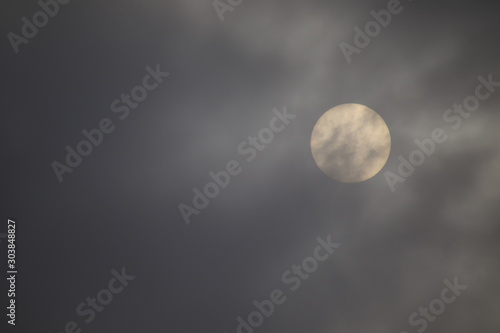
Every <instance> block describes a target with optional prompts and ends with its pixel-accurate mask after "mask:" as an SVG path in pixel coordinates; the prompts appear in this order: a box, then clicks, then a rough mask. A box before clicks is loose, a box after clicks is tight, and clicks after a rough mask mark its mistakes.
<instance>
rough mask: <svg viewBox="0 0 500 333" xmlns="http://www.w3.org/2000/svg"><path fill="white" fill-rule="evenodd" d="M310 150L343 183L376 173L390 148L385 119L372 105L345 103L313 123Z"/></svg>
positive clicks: (359, 179) (322, 167)
mask: <svg viewBox="0 0 500 333" xmlns="http://www.w3.org/2000/svg"><path fill="white" fill-rule="evenodd" d="M311 151H312V155H313V158H314V161H315V162H316V164H317V165H318V167H319V168H320V169H321V171H323V172H324V173H325V174H327V175H328V176H329V177H331V178H333V179H335V180H337V181H340V182H342V183H359V182H362V181H365V180H368V179H370V178H372V177H373V176H375V175H376V174H377V173H378V172H379V171H380V170H382V168H383V167H384V165H385V163H386V162H387V159H388V158H389V154H390V152H391V134H390V132H389V128H388V127H387V124H386V123H385V121H384V119H382V117H380V116H379V114H378V113H377V112H375V111H373V110H372V109H370V108H369V107H366V106H364V105H360V104H342V105H339V106H336V107H334V108H332V109H330V110H328V111H327V112H325V113H324V114H323V115H322V116H321V117H320V118H319V120H318V121H317V122H316V125H314V129H313V131H312V134H311Z"/></svg>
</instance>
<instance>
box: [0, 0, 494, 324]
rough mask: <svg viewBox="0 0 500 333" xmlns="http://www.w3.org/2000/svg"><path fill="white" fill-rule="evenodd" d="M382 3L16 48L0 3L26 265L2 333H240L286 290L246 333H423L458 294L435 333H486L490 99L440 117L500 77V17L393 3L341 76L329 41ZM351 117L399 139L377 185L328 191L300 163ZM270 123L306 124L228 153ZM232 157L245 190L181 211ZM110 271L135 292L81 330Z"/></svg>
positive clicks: (206, 12)
mask: <svg viewBox="0 0 500 333" xmlns="http://www.w3.org/2000/svg"><path fill="white" fill-rule="evenodd" d="M224 2H225V3H227V2H226V1H224ZM233 3H234V1H233ZM387 3H388V1H385V0H384V1H355V2H350V1H331V0H329V1H326V0H321V1H320V0H316V1H314V0H311V1H298V0H281V1H278V0H276V1H255V0H243V1H242V2H241V4H239V5H237V6H236V7H235V8H233V11H227V12H225V13H224V20H223V21H221V20H220V19H219V16H218V14H217V12H216V10H215V9H214V5H213V3H212V1H211V0H184V1H177V0H175V1H153V0H144V1H138V0H137V1H130V0H122V1H115V0H109V1H108V0H107V1H97V0H94V1H71V2H69V3H68V4H65V5H60V8H59V12H58V13H57V14H55V15H54V17H52V18H50V19H49V22H48V24H47V25H46V26H44V27H41V28H39V31H38V33H37V34H36V36H34V37H33V38H30V39H29V42H28V43H26V44H21V45H19V52H18V53H15V52H14V49H13V47H12V45H11V42H10V41H9V39H8V34H9V33H10V32H13V33H15V34H18V35H20V34H21V29H22V25H23V22H22V21H21V19H22V18H23V17H24V16H25V17H27V18H28V19H29V20H32V18H33V14H34V13H36V12H37V11H39V10H40V7H39V5H38V4H37V2H36V1H24V2H23V3H22V4H21V3H19V2H18V1H14V0H4V1H3V2H2V4H1V5H0V13H1V14H0V15H1V16H2V20H1V25H0V27H1V31H3V34H4V38H3V44H2V52H1V60H2V61H1V64H2V65H1V66H2V71H1V73H2V86H1V88H2V105H3V111H2V121H1V122H0V124H1V126H2V127H1V130H2V141H1V142H2V149H3V152H4V154H3V156H4V159H3V162H2V170H3V175H4V177H3V179H4V181H3V184H4V185H5V186H3V188H4V196H3V200H2V207H3V209H2V211H3V212H4V215H3V220H4V222H3V224H2V226H1V227H0V233H6V232H7V227H6V224H7V221H6V220H7V218H12V219H14V220H15V221H16V223H17V243H16V244H17V262H18V263H17V265H18V270H19V273H18V275H17V284H16V286H17V295H16V302H17V304H18V306H17V313H16V315H17V316H16V327H15V328H14V327H11V326H10V325H9V327H8V329H9V331H18V332H34V331H37V332H53V333H55V332H63V331H64V326H65V325H66V323H67V322H69V321H75V322H76V323H77V324H78V326H79V328H80V329H81V330H82V332H95V333H101V332H190V333H191V332H193V333H195V332H205V333H206V332H209V333H225V332H227V333H235V332H237V325H238V322H237V320H236V318H237V317H239V316H241V317H244V318H247V316H248V314H249V313H250V312H252V311H254V310H255V307H254V305H253V304H252V302H253V301H254V300H258V301H262V300H264V299H269V297H270V293H271V291H272V290H274V289H281V290H283V292H284V293H285V295H286V302H285V303H284V304H281V305H278V306H276V308H275V311H274V314H273V315H272V316H270V317H269V318H266V319H265V320H264V323H263V325H262V326H260V327H259V328H256V329H255V332H258V333H266V332H289V333H299V332H312V333H331V332H335V333H364V332H371V333H382V332H383V333H387V332H392V333H400V332H401V331H407V332H408V333H413V332H417V329H418V328H419V327H420V326H411V325H410V324H409V321H408V319H409V317H410V315H411V314H412V313H414V312H418V311H419V308H420V307H428V306H429V302H431V301H432V300H434V299H437V298H440V295H441V290H442V289H443V288H445V287H446V285H445V284H444V283H443V281H444V280H445V279H447V280H449V281H453V280H454V279H455V278H458V281H459V282H460V283H461V284H464V285H467V289H466V290H465V291H463V293H462V294H461V295H460V296H459V297H457V299H456V301H454V302H453V303H451V304H447V305H446V309H445V311H444V312H443V313H442V314H440V315H439V316H438V317H437V319H436V320H435V321H434V322H429V323H428V327H427V329H426V330H425V331H426V332H429V333H448V332H454V333H469V332H481V333H498V332H499V331H500V319H499V318H500V317H499V316H498V313H499V310H500V287H499V286H498V282H499V279H500V264H499V259H500V258H499V255H500V245H499V237H500V224H499V223H500V218H499V216H500V208H499V207H500V206H499V204H498V203H499V202H500V151H499V146H500V134H499V131H498V124H499V120H500V115H499V113H498V107H499V106H500V88H498V90H499V91H496V92H493V93H491V96H490V97H489V98H488V99H486V100H484V101H481V104H480V106H479V108H478V110H477V111H475V112H472V113H471V114H470V117H469V118H467V119H464V120H463V123H462V125H461V127H460V128H458V129H456V130H454V129H453V128H452V127H451V126H450V125H451V124H450V123H447V122H445V121H444V120H443V114H444V113H445V112H446V110H447V109H450V108H453V104H455V103H463V101H464V99H465V98H466V97H467V96H469V95H473V94H474V93H475V89H476V86H477V85H478V84H479V81H478V79H477V78H478V77H479V76H483V77H485V78H487V77H488V75H492V78H493V80H494V81H495V82H500V71H499V70H498V59H499V56H500V48H499V44H498V32H499V28H500V22H499V21H498V5H497V4H496V3H495V2H490V1H489V2H487V1H474V2H457V1H441V2H439V3H435V2H431V1H423V0H413V1H411V2H410V1H406V0H404V1H402V2H401V6H402V8H403V9H402V11H401V12H400V13H399V14H397V15H393V16H392V21H391V22H390V24H389V25H388V26H387V27H385V28H382V29H381V32H380V34H379V35H378V36H376V37H374V38H372V40H371V42H370V44H369V45H368V46H367V47H366V48H363V49H362V50H361V52H360V53H359V54H354V55H353V56H352V61H351V62H350V63H348V62H347V61H346V59H345V57H344V55H343V53H342V50H341V48H340V47H339V45H340V43H342V42H346V43H349V44H353V43H354V42H353V40H354V37H355V32H354V28H355V27H356V26H358V27H361V28H364V25H365V24H366V23H367V22H368V21H370V20H372V19H373V18H372V16H371V14H370V12H371V11H372V10H375V11H380V10H382V9H386V8H387ZM157 65H159V68H160V69H161V71H162V72H168V73H169V76H168V77H166V78H164V79H163V82H161V83H159V85H158V86H157V87H156V88H155V89H154V90H152V91H149V92H148V95H147V97H146V99H145V100H144V101H142V102H141V103H139V105H138V106H137V107H136V108H135V109H133V110H131V111H130V114H129V115H128V117H126V118H125V119H123V120H121V119H120V118H119V116H120V115H121V114H122V113H114V112H113V111H112V109H111V104H112V102H113V101H114V100H115V99H117V98H118V99H120V98H121V97H120V96H121V95H122V94H130V92H131V90H132V89H133V88H134V87H135V86H137V85H142V83H143V78H144V76H145V75H147V74H148V71H147V70H146V67H148V66H150V67H151V68H152V69H155V68H156V66H157ZM150 82H151V83H153V82H154V81H153V80H151V81H150ZM344 103H359V104H363V105H366V106H368V107H370V108H372V109H374V110H375V111H377V112H378V113H379V114H380V116H381V117H382V118H383V119H384V120H385V121H386V123H387V125H388V127H389V129H390V132H391V136H392V151H391V156H390V157H389V160H388V163H387V165H386V166H385V168H384V169H382V171H381V172H380V173H379V174H378V175H376V176H375V177H373V178H372V179H370V180H368V181H366V182H362V183H357V184H343V183H339V182H336V181H334V180H332V179H330V178H328V177H327V176H326V175H324V174H323V173H322V172H321V170H320V169H319V168H318V167H317V166H316V165H315V163H314V160H313V159H312V155H311V151H310V146H309V142H310V135H311V131H312V128H313V126H314V124H315V123H316V121H317V120H318V119H319V117H320V116H321V115H322V114H323V113H324V112H325V111H327V110H328V109H330V108H332V107H334V106H336V105H340V104H344ZM121 105H122V106H123V105H124V104H121ZM275 108H276V109H277V110H278V111H283V110H284V109H285V108H286V110H287V112H288V113H289V114H293V115H295V116H296V117H295V118H294V119H291V120H290V122H289V124H288V125H287V126H286V128H285V129H284V130H283V131H281V132H279V133H276V134H275V137H274V140H273V141H272V142H270V143H269V144H268V145H266V147H265V149H263V150H262V151H258V152H257V154H256V157H255V159H254V160H252V161H251V162H248V161H247V160H246V157H247V155H242V154H240V153H239V152H238V146H239V145H240V144H241V143H242V142H244V141H246V140H248V136H249V135H257V133H259V131H261V130H262V129H263V128H265V127H269V123H270V121H271V119H272V118H273V117H274V116H275V113H274V112H273V109H275ZM105 118H108V119H110V121H111V122H112V124H113V126H114V131H113V132H112V133H109V134H104V135H103V139H102V143H101V144H100V145H99V146H97V147H94V148H93V151H92V153H91V154H90V155H89V156H87V157H84V158H83V160H82V162H81V164H80V165H78V166H77V167H75V168H74V170H73V172H72V173H66V174H64V175H63V181H62V182H59V180H58V178H57V176H56V175H55V173H54V170H53V168H52V166H51V164H52V163H53V162H54V161H57V162H59V163H62V164H65V157H66V153H67V152H66V150H65V147H66V146H68V145H69V146H70V147H72V148H73V149H76V146H77V144H78V143H79V141H80V140H83V139H85V137H84V136H83V134H82V130H89V131H90V130H92V129H95V128H97V127H98V126H99V123H100V122H101V120H102V119H105ZM435 128H442V129H443V130H444V131H445V133H446V134H447V135H448V140H446V141H445V142H444V143H440V144H438V145H437V146H436V151H435V153H434V154H432V155H431V156H429V157H427V158H426V160H425V162H424V163H423V165H421V166H418V167H417V168H416V170H415V172H414V173H413V174H412V175H411V176H410V177H408V179H407V180H406V181H405V182H404V183H398V184H397V185H396V190H395V191H394V192H392V191H391V189H390V187H389V186H388V184H387V182H386V178H385V177H384V173H385V172H387V171H390V172H393V173H396V172H397V169H398V165H399V163H400V161H399V159H398V157H399V156H400V155H401V156H403V157H405V158H408V156H409V154H410V153H411V152H412V151H413V150H415V149H416V148H417V146H416V145H415V143H414V140H416V139H418V140H423V139H426V138H429V137H431V133H432V131H433V130H434V129H435ZM232 160H236V161H237V162H239V165H240V167H241V169H242V171H241V173H239V174H238V175H236V176H234V177H232V178H231V181H230V184H229V185H228V186H227V187H226V188H224V189H222V190H221V191H220V194H219V195H218V196H217V197H215V198H213V199H210V203H209V205H208V207H207V208H205V209H203V210H201V212H200V213H199V214H198V215H193V216H191V223H190V224H189V225H186V223H185V221H184V219H183V217H182V215H181V213H180V211H179V204H181V203H185V204H187V205H190V206H192V199H193V195H194V194H193V188H198V189H202V188H203V186H204V185H205V184H206V183H208V182H210V181H211V178H210V176H209V173H210V172H211V171H214V172H217V171H220V170H224V169H225V168H226V164H227V163H228V162H229V161H232ZM4 226H5V227H4ZM329 235H331V239H332V240H333V241H334V242H336V243H339V244H341V246H340V247H339V248H337V249H336V250H335V252H334V253H333V254H332V255H331V256H330V257H329V258H328V260H326V261H324V262H320V263H319V266H318V269H317V270H316V271H315V272H314V273H312V274H311V276H310V277H309V278H308V279H307V280H304V281H302V284H301V286H300V288H299V289H298V290H296V291H290V289H289V285H287V284H285V283H284V282H283V281H282V274H283V273H284V272H285V271H287V270H289V269H291V267H292V265H294V264H300V263H301V262H302V260H303V259H305V258H307V257H310V256H311V255H312V254H313V251H314V249H315V247H316V246H317V241H316V239H317V238H318V237H321V238H322V239H326V238H327V237H328V236H329ZM0 248H1V249H2V250H1V256H2V258H6V257H7V243H6V242H5V241H2V243H0ZM5 261H6V259H5V260H4V259H2V263H3V264H2V270H3V271H4V272H5V269H4V268H5V265H4V264H5ZM122 267H125V268H126V271H127V273H128V274H131V275H134V276H136V278H135V279H134V280H133V281H131V282H130V283H129V285H128V286H126V287H125V289H124V290H123V292H121V293H119V294H116V295H115V296H114V299H113V301H112V302H111V303H110V304H109V305H107V306H105V309H104V310H103V311H102V312H100V313H97V314H96V317H95V320H93V321H92V322H90V323H88V324H87V323H85V322H84V320H83V319H84V317H82V316H78V315H77V314H76V312H75V309H76V308H77V306H78V305H79V304H80V303H82V302H85V300H86V298H87V297H88V296H91V297H95V296H96V294H97V293H98V292H99V291H100V290H101V289H103V288H106V287H107V286H108V282H109V281H110V279H111V278H112V277H113V275H112V273H111V271H112V270H113V269H116V270H117V271H120V270H121V269H122ZM2 274H5V273H2ZM3 276H4V275H3ZM4 282H5V281H4ZM2 288H7V284H6V283H4V285H2ZM1 294H2V295H4V296H2V308H3V309H5V307H4V305H5V306H7V304H8V303H7V302H8V300H7V296H6V295H5V294H6V292H5V291H1ZM3 311H6V310H3ZM1 315H2V318H4V319H3V320H5V321H6V316H5V314H4V313H2V314H1ZM2 324H3V323H2ZM240 333H249V332H240Z"/></svg>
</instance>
